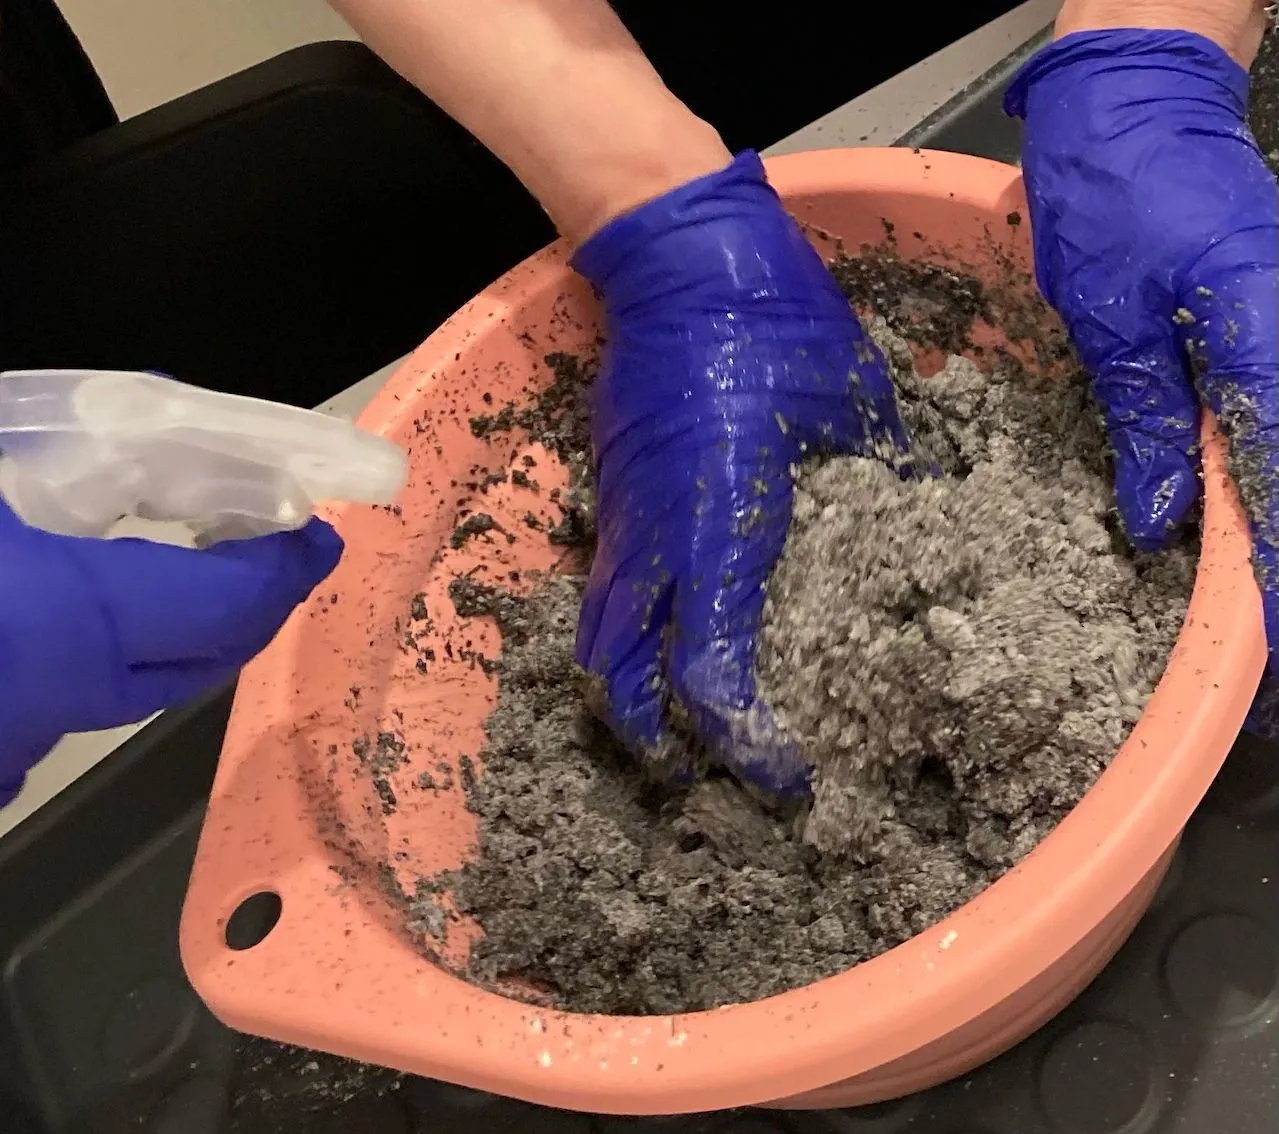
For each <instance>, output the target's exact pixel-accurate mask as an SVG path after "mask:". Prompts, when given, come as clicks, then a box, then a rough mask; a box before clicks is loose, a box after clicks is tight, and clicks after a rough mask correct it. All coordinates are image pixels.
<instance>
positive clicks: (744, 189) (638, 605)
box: [573, 153, 905, 792]
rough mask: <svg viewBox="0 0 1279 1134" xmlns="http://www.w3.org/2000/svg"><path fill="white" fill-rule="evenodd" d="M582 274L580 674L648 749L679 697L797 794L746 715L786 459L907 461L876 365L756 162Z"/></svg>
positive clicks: (636, 743)
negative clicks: (587, 333)
mask: <svg viewBox="0 0 1279 1134" xmlns="http://www.w3.org/2000/svg"><path fill="white" fill-rule="evenodd" d="M573 263H574V267H576V269H577V270H578V271H579V272H581V273H582V275H584V276H585V277H586V278H587V279H588V280H589V281H590V282H591V283H592V284H594V286H595V288H596V290H597V291H598V292H599V293H600V295H601V297H602V298H603V301H604V304H605V308H606V313H607V327H608V348H607V354H606V357H605V360H604V368H603V372H602V373H601V375H600V376H599V378H598V380H597V382H596V385H595V388H594V392H593V397H592V412H593V434H594V441H595V453H596V459H597V463H598V472H599V547H598V550H597V552H596V556H595V562H594V566H593V569H592V571H591V578H590V583H589V586H588V588H587V592H586V599H585V603H584V605H583V608H582V620H581V625H580V628H579V631H578V647H577V654H578V661H579V662H580V663H581V664H582V665H583V666H584V667H585V668H586V669H588V670H589V671H591V672H593V673H595V674H598V675H600V676H602V677H603V678H604V681H605V684H606V687H607V692H608V697H609V704H610V711H611V715H612V724H613V726H614V728H615V729H616V731H617V732H618V734H619V735H620V736H621V737H622V738H623V739H624V740H625V741H626V742H627V743H628V744H629V745H630V746H631V747H632V748H633V749H634V750H636V751H637V752H639V753H641V755H642V754H644V753H651V752H652V751H653V747H654V745H655V743H656V742H657V741H658V739H659V734H660V733H661V732H662V728H663V707H664V704H665V703H666V701H667V699H668V698H669V697H670V696H671V695H673V696H674V698H675V699H676V700H677V701H678V702H679V703H680V704H681V705H682V706H683V708H684V709H685V710H687V712H688V713H689V715H690V716H691V718H692V722H693V724H694V726H695V727H696V728H697V730H698V732H699V733H700V735H701V736H702V737H703V738H704V739H706V740H707V741H708V743H709V744H710V746H711V747H712V750H713V751H714V752H715V754H716V755H717V756H718V758H719V759H720V760H722V761H723V762H724V763H725V764H727V765H728V766H729V767H731V768H733V769H734V770H735V771H736V772H737V773H738V774H740V775H742V776H743V777H744V778H746V779H749V780H751V781H753V782H755V783H757V784H761V785H763V786H766V787H769V788H771V789H774V790H781V791H784V792H796V791H802V790H804V789H805V788H806V786H807V782H808V775H807V772H808V769H807V768H806V766H805V765H804V764H803V762H802V761H801V760H800V759H799V758H798V756H797V755H796V754H795V753H794V752H793V750H791V749H790V748H788V747H787V746H786V745H785V744H783V743H781V742H780V741H779V740H778V738H777V731H776V729H775V728H774V727H773V726H772V725H771V723H770V720H769V717H768V714H767V712H766V711H764V710H763V709H762V708H761V707H760V706H757V705H756V703H755V680H754V656H755V639H756V634H757V631H758V629H759V625H760V615H761V611H762V608H763V603H764V584H765V582H766V581H767V579H768V576H769V573H770V571H771V570H772V568H773V564H774V563H775V562H776V560H777V558H778V555H779V554H780V553H781V550H782V545H783V543H784V541H785V538H786V530H787V526H788V524H789V521H790V512H791V498H792V491H793V490H792V482H791V472H790V469H791V466H792V465H794V464H797V463H798V462H799V461H801V460H802V459H803V458H804V457H805V455H806V454H809V453H814V452H817V451H821V450H829V451H838V452H848V453H870V452H872V451H884V452H886V453H887V452H888V451H889V449H890V448H892V447H897V448H902V447H904V444H905V439H904V433H903V430H902V427H901V425H900V423H899V420H898V417H897V408H896V401H895V396H894V392H893V387H892V383H891V382H890V380H889V378H888V375H887V369H886V366H885V363H884V360H883V358H882V356H881V355H880V353H879V351H878V350H877V349H876V347H875V346H874V344H873V343H872V342H871V341H870V339H869V338H868V337H867V336H866V334H865V332H864V331H863V330H862V328H861V327H860V326H859V325H858V322H857V320H856V318H854V316H853V315H852V314H851V312H850V311H849V307H848V302H847V301H846V300H845V298H844V296H843V295H842V294H841V293H840V291H839V288H838V287H837V286H836V285H835V283H834V281H833V280H832V279H831V277H830V274H829V273H828V272H827V271H826V268H825V266H824V265H823V263H822V261H821V259H820V257H819V256H818V255H817V253H816V252H814V251H813V249H812V248H811V247H810V245H809V244H808V241H807V240H806V239H805V238H804V235H803V233H802V232H801V231H800V229H799V226H798V225H797V224H796V223H795V222H794V220H792V219H791V217H790V216H789V215H788V214H787V213H786V211H785V210H784V209H783V208H782V205H781V203H780V201H779V200H778V198H777V195H776V194H775V193H774V192H773V190H772V188H771V187H770V186H769V185H768V182H767V180H766V179H765V176H764V168H763V165H762V163H761V162H760V160H759V158H758V157H757V156H756V155H755V154H753V153H744V154H742V155H741V156H740V157H738V158H737V159H736V160H735V161H734V162H733V163H732V164H731V165H729V166H728V167H727V168H725V169H723V170H720V171H719V172H717V173H713V174H711V175H709V176H707V177H703V178H700V179H698V180H696V181H693V182H691V183H689V184H688V185H685V186H682V187H681V188H679V189H676V190H674V191H672V192H671V193H668V194H667V195H665V196H663V197H660V198H658V199H657V200H655V201H651V202H649V203H648V204H645V205H642V206H640V207H639V208H638V209H636V210H635V211H634V212H631V213H629V214H627V215H625V216H623V217H620V218H618V219H617V220H615V221H613V222H612V223H610V224H608V225H607V226H605V227H604V228H603V229H602V230H601V231H600V232H599V233H597V234H596V235H595V236H594V237H592V238H591V239H590V240H589V241H587V242H586V243H585V244H584V245H583V246H582V248H581V249H580V250H579V251H578V253H577V255H576V257H575V258H574V261H573ZM881 447H882V449H881Z"/></svg>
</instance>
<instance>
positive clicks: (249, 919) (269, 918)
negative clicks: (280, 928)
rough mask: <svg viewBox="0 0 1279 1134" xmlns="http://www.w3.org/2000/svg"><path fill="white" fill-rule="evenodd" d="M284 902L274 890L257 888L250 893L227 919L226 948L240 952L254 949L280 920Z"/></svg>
mask: <svg viewBox="0 0 1279 1134" xmlns="http://www.w3.org/2000/svg"><path fill="white" fill-rule="evenodd" d="M283 911H284V902H283V901H281V899H280V895H279V894H277V893H276V892H275V891H274V890H259V891H258V892H257V893H256V894H250V895H249V896H248V897H247V898H245V899H244V901H242V902H241V903H240V904H239V905H238V906H236V907H235V912H234V913H233V914H232V915H231V916H230V917H229V918H228V919H227V923H226V934H225V937H226V943H227V948H229V949H234V950H235V951H236V952H237V953H242V952H244V951H245V950H246V949H254V948H256V947H257V946H259V945H261V944H262V942H263V941H265V940H266V939H267V936H268V935H269V934H270V932H271V930H273V929H274V928H275V927H276V925H277V924H278V923H279V921H280V914H281V913H283Z"/></svg>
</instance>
